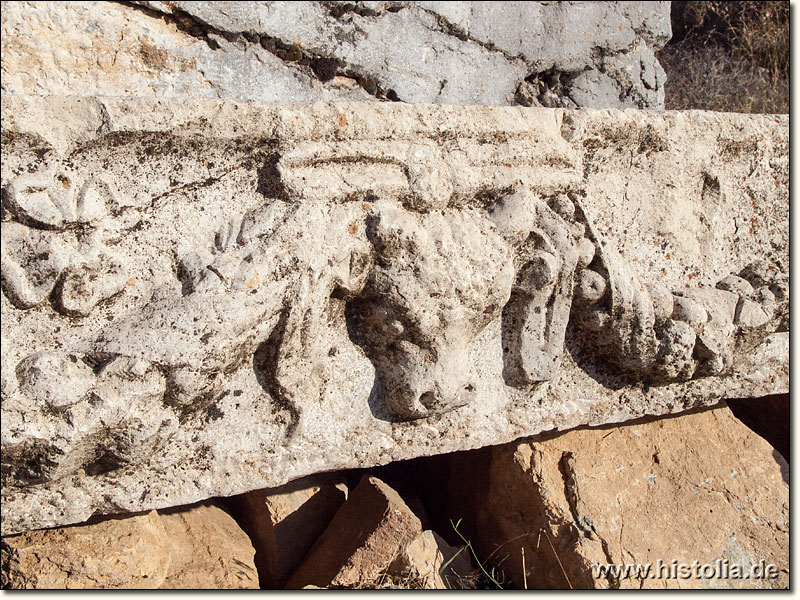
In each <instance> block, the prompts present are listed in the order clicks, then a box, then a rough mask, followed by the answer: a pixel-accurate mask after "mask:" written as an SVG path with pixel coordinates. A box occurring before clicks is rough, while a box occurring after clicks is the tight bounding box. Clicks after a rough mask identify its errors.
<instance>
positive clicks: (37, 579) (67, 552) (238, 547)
mask: <svg viewBox="0 0 800 600" xmlns="http://www.w3.org/2000/svg"><path fill="white" fill-rule="evenodd" d="M2 544H3V547H2V576H3V582H2V583H3V587H4V588H11V589H22V588H27V589H99V588H105V589H109V588H113V589H120V588H132V589H136V588H140V589H152V588H162V589H163V588H193V589H198V588H200V589H223V588H235V589H242V588H254V589H257V588H258V577H257V575H256V570H255V565H254V564H253V552H254V551H253V547H252V545H251V544H250V540H249V539H248V537H247V535H245V533H244V532H243V531H242V530H241V529H239V527H238V526H237V525H236V522H235V521H234V520H233V519H232V518H231V517H230V515H228V514H227V513H226V512H224V511H223V510H222V509H220V508H218V507H216V506H213V505H210V504H204V505H200V506H196V507H193V508H189V509H179V510H169V511H150V512H149V513H146V514H140V515H134V516H129V517H123V518H111V519H107V520H104V521H100V522H98V523H93V524H87V525H76V526H72V527H62V528H58V529H46V530H40V531H30V532H26V533H23V534H20V535H17V536H13V537H7V538H3V542H2Z"/></svg>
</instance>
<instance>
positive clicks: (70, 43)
mask: <svg viewBox="0 0 800 600" xmlns="http://www.w3.org/2000/svg"><path fill="white" fill-rule="evenodd" d="M2 33H3V41H2V53H3V58H2V75H3V83H2V87H3V90H4V91H9V92H16V93H27V94H58V95H81V96H83V95H89V96H95V95H100V96H158V97H164V98H188V97H191V98H199V97H204V98H234V99H242V100H260V101H291V100H298V101H309V100H323V101H354V100H360V101H370V100H376V99H378V100H390V101H391V100H394V101H402V102H413V103H436V104H494V105H515V104H521V105H523V106H540V105H541V106H548V107H557V106H561V107H576V106H580V107H593V108H623V107H634V108H663V106H664V80H665V76H664V70H663V69H662V68H661V66H660V65H659V63H658V60H657V59H656V57H655V54H654V52H655V51H657V50H658V49H660V48H661V47H663V46H664V44H665V43H666V42H667V41H668V40H669V38H670V35H671V30H670V18H669V2H507V3H504V6H503V8H502V10H501V9H498V6H497V4H496V3H493V2H356V3H345V2H7V3H5V4H4V6H3V16H2Z"/></svg>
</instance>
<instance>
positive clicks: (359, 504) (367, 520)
mask: <svg viewBox="0 0 800 600" xmlns="http://www.w3.org/2000/svg"><path fill="white" fill-rule="evenodd" d="M421 532H422V524H421V523H420V520H419V519H418V518H417V516H416V515H415V514H414V513H413V512H411V509H410V508H408V506H407V505H406V503H405V502H404V501H403V499H402V498H401V497H400V496H399V495H398V493H397V492H396V491H394V490H393V489H392V488H391V487H389V486H388V485H386V484H385V483H384V482H382V481H381V480H380V479H378V478H376V477H370V476H368V475H365V476H364V477H362V478H361V481H360V482H359V484H358V485H357V486H356V487H355V489H353V491H352V493H351V494H350V497H349V498H348V499H347V502H345V503H344V504H343V505H342V507H341V508H340V509H339V511H338V512H337V513H336V516H335V517H334V518H333V520H332V521H331V523H330V525H328V528H327V529H326V530H325V532H324V533H323V534H322V536H321V537H320V538H319V540H317V543H316V544H314V546H313V547H312V548H311V550H310V552H309V553H308V556H306V559H305V561H304V562H303V564H302V565H301V566H300V568H299V569H298V570H297V571H296V572H295V574H294V575H293V576H292V578H291V579H290V580H289V583H288V584H287V586H286V587H287V588H289V589H298V588H302V587H304V586H306V585H316V586H320V587H339V588H346V587H363V586H365V585H369V584H374V583H375V582H377V581H378V580H379V577H380V576H381V575H383V574H385V573H388V571H389V568H390V566H391V565H392V563H393V562H394V561H395V559H396V558H397V556H398V555H399V554H400V552H401V550H402V549H403V548H404V547H405V546H406V545H407V544H408V543H409V542H411V541H412V540H413V539H414V538H415V537H416V536H417V535H418V534H420V533H421Z"/></svg>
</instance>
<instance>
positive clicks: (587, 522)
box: [451, 404, 789, 589]
mask: <svg viewBox="0 0 800 600" xmlns="http://www.w3.org/2000/svg"><path fill="white" fill-rule="evenodd" d="M478 454H479V456H477V457H476V456H475V453H471V455H467V456H464V457H461V462H460V463H459V464H457V465H456V466H455V468H456V469H470V471H471V472H475V473H481V474H484V477H485V480H481V478H480V477H478V478H476V481H475V483H474V485H473V486H472V489H473V490H474V492H473V494H474V496H473V497H471V498H464V496H465V494H464V489H463V485H462V484H461V479H462V477H461V476H460V475H459V476H456V477H455V478H454V479H453V481H452V482H451V485H452V486H453V489H454V490H458V491H459V492H460V495H459V496H455V495H453V496H452V497H453V499H454V500H456V501H459V500H460V501H461V502H460V504H461V505H460V506H458V507H453V510H456V511H460V514H462V513H463V514H466V515H468V517H467V518H466V519H465V522H464V525H463V526H462V530H464V531H465V535H467V536H471V541H472V542H473V544H475V546H476V548H477V552H478V555H479V556H481V555H482V556H488V555H489V554H490V553H493V557H494V560H495V561H496V562H500V561H502V564H501V568H502V570H503V572H504V575H505V576H506V579H507V580H510V581H513V582H514V584H515V585H518V586H522V585H523V572H522V565H523V563H522V560H521V556H522V552H521V550H522V549H523V548H524V556H525V565H526V571H527V584H528V586H529V587H537V588H568V587H570V586H572V587H574V588H608V587H611V588H634V589H638V588H699V589H707V588H787V587H788V584H789V482H788V465H787V464H786V462H785V461H784V460H783V458H782V457H781V456H780V455H779V454H778V453H777V452H775V451H774V450H773V449H772V447H771V446H770V445H769V444H768V443H767V442H765V441H764V440H763V439H762V438H761V437H759V436H758V435H756V434H754V433H753V432H752V431H750V430H749V429H748V428H747V427H746V426H745V425H743V424H742V423H741V422H739V421H738V420H737V419H736V418H735V417H734V416H733V414H732V413H731V412H730V409H728V408H727V407H726V406H724V404H723V405H722V406H721V407H720V408H716V409H712V410H706V411H702V412H695V413H691V414H687V415H681V416H678V417H673V418H666V419H658V420H648V421H645V422H637V423H633V424H626V425H623V426H618V427H614V428H607V427H603V428H598V429H580V430H575V431H570V432H568V433H565V434H563V435H559V436H555V437H551V439H547V440H545V441H540V442H537V441H523V442H520V443H518V444H509V445H506V446H501V447H496V448H491V449H486V450H484V451H481V452H480V453H478ZM473 511H474V512H473ZM469 515H472V517H470V516H469ZM525 534H527V535H525ZM498 546H500V548H498ZM658 561H661V563H660V564H661V565H662V566H661V567H660V569H661V570H660V571H659V570H658V569H659V567H658V565H659V562H658ZM673 561H675V565H674V566H673ZM694 561H698V564H699V565H712V567H718V569H719V570H717V571H716V573H714V572H713V571H712V570H711V569H712V567H702V569H705V570H702V569H699V568H698V570H691V565H692V563H693V562H694ZM717 561H719V562H717ZM762 561H763V562H762ZM595 563H611V564H629V565H633V564H637V563H639V564H642V565H648V564H649V565H651V567H652V568H651V571H650V572H649V574H646V573H644V572H642V571H639V572H637V571H630V572H629V573H627V575H625V574H624V573H619V572H618V573H616V574H608V573H603V574H601V573H600V572H597V571H593V570H592V567H593V565H594V564H595ZM769 564H771V565H774V569H772V570H771V571H770V572H771V573H773V574H774V575H775V577H774V578H770V577H766V578H764V577H762V578H758V579H755V578H750V579H743V578H738V579H737V578H736V576H735V575H734V570H733V569H734V565H738V567H737V568H739V569H740V573H747V574H748V576H749V575H750V574H751V572H752V573H756V574H757V573H758V569H760V573H764V572H765V566H766V565H769ZM678 565H685V566H681V567H679V566H678ZM723 565H727V566H723ZM695 566H696V567H697V565H695ZM753 567H755V568H756V569H757V570H756V571H751V568H753ZM679 569H685V573H684V574H688V575H690V577H684V578H682V577H679V575H681V570H679ZM723 569H726V570H723ZM659 574H660V576H659Z"/></svg>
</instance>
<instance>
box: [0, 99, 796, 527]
mask: <svg viewBox="0 0 800 600" xmlns="http://www.w3.org/2000/svg"><path fill="white" fill-rule="evenodd" d="M56 124H57V125H56ZM2 132H3V133H2V136H3V138H2V140H3V164H2V219H3V221H2V291H3V293H2V298H0V302H2V315H3V318H2V462H3V465H2V477H3V506H2V517H3V525H2V527H3V529H2V531H3V535H9V534H13V533H17V532H20V531H25V530H28V529H32V528H40V527H51V526H56V525H64V524H69V523H76V522H82V521H85V520H86V519H88V518H89V517H90V516H91V515H92V514H95V513H97V514H106V513H120V512H136V511H142V510H149V509H152V508H162V507H166V506H175V505H180V504H189V503H192V502H196V501H198V500H201V499H204V498H208V497H212V496H227V495H233V494H239V493H243V492H246V491H249V490H253V489H261V488H266V487H275V486H279V485H282V484H284V483H286V482H288V481H290V480H293V479H297V478H299V477H302V476H305V475H308V474H311V473H317V472H321V471H329V470H336V469H344V468H353V467H368V466H375V465H379V464H386V463H389V462H391V461H395V460H401V459H408V458H413V457H417V456H423V455H431V454H437V453H445V452H453V451H456V450H466V449H471V448H477V447H482V446H485V445H488V444H500V443H504V442H508V441H511V440H514V439H517V438H519V437H521V436H527V435H533V434H536V433H540V432H543V431H547V430H552V429H560V430H566V429H570V428H574V427H576V426H578V425H582V424H592V425H598V424H604V423H615V422H622V421H625V420H628V419H634V418H637V417H640V416H643V415H661V414H668V413H674V412H680V411H683V410H686V409H689V408H692V407H694V406H699V405H704V404H713V403H716V402H717V401H718V400H719V399H720V398H724V397H752V396H764V395H768V394H775V393H785V392H786V391H788V315H789V311H788V285H787V281H786V280H787V274H788V261H789V259H788V230H789V221H788V208H789V203H788V117H786V116H783V117H781V116H769V115H762V116H749V115H734V114H714V113H702V112H686V113H655V112H644V111H636V110H627V111H606V110H603V111H595V110H581V111H569V110H564V109H544V108H520V107H455V106H430V105H426V106H421V105H404V104H399V103H361V104H260V103H241V102H232V101H223V100H191V101H190V100H182V101H179V102H177V101H176V102H172V101H167V100H152V99H124V98H116V99H115V98H57V97H49V98H40V97H34V96H16V95H13V94H5V95H4V96H3V98H2Z"/></svg>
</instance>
